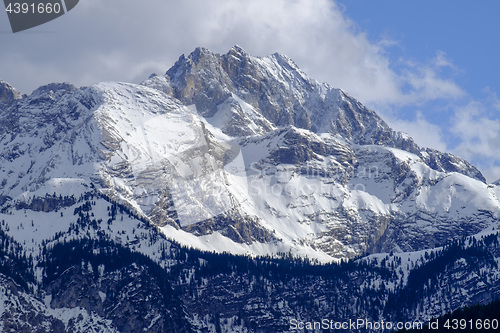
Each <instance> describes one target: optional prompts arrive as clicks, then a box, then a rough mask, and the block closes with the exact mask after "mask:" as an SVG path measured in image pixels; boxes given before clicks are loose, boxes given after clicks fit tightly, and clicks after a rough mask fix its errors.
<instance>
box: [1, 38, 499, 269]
mask: <svg viewBox="0 0 500 333" xmlns="http://www.w3.org/2000/svg"><path fill="white" fill-rule="evenodd" d="M5 86H6V87H7V85H5ZM9 96H10V95H9ZM0 146H1V147H2V150H1V152H0V158H1V163H0V184H1V187H0V205H1V207H2V208H3V209H4V210H5V209H16V208H19V207H26V206H29V205H35V204H36V201H37V200H39V199H36V198H43V197H45V195H46V194H50V195H53V194H56V195H57V196H59V195H62V196H70V195H73V196H74V197H76V198H78V197H79V196H81V195H82V194H84V193H87V192H89V191H93V189H94V188H95V189H97V190H98V191H99V192H100V193H102V194H105V195H106V196H108V197H110V198H111V199H113V200H117V201H118V202H120V203H123V204H125V205H126V206H128V207H130V208H131V209H132V210H133V211H135V212H136V213H137V214H139V215H141V216H143V217H144V218H146V219H147V220H148V221H150V222H151V223H152V224H154V225H157V226H159V227H161V230H162V231H163V232H164V233H165V235H166V236H167V237H170V238H172V239H176V240H178V241H180V242H182V243H183V244H186V245H193V246H196V247H198V248H201V249H208V250H217V251H229V252H233V253H239V254H240V253H249V254H269V253H276V254H277V253H288V252H292V253H293V254H295V255H298V256H308V257H313V258H318V259H320V260H322V261H328V260H332V259H340V258H346V257H347V258H352V257H356V256H359V255H360V254H363V253H374V252H390V251H398V252H399V251H414V250H422V249H427V248H432V247H435V246H438V245H440V244H443V243H445V242H446V241H448V240H450V239H453V238H456V237H462V236H467V235H471V234H475V233H477V232H480V231H481V230H484V229H486V228H489V227H491V226H492V225H495V223H497V222H496V221H497V219H498V218H499V217H500V202H499V197H498V192H499V190H498V186H496V185H487V184H485V183H484V182H483V181H482V180H483V179H484V178H483V177H482V175H481V174H480V173H479V171H477V169H475V168H474V167H473V166H472V165H470V164H469V163H467V162H466V161H464V160H462V159H460V158H458V157H455V156H453V155H450V154H445V153H439V152H437V151H433V150H429V149H421V148H420V147H418V146H417V145H416V144H415V143H414V142H413V140H412V139H411V138H410V137H408V136H407V135H404V134H402V133H398V132H395V131H393V130H392V129H390V128H389V127H388V126H387V125H386V124H385V123H384V122H383V120H382V119H380V117H378V116H377V115H376V113H375V112H373V111H371V110H368V109H367V108H365V107H364V106H363V105H361V104H360V103H359V102H358V101H356V100H355V99H353V98H352V97H350V96H348V95H347V94H345V93H344V92H342V91H341V90H338V89H333V88H331V87H329V86H328V85H325V84H320V83H318V82H316V81H315V80H313V79H310V78H308V77H307V75H306V74H305V73H303V72H302V71H300V70H299V69H298V68H297V66H296V65H295V64H294V63H293V61H291V60H290V59H289V58H287V57H285V56H282V55H279V54H275V55H272V56H269V57H265V58H257V57H252V56H250V55H248V54H246V53H245V52H244V51H243V50H241V48H238V47H235V48H233V49H232V50H230V51H229V52H228V53H227V54H225V55H217V54H213V53H211V52H210V51H208V50H206V49H201V48H200V49H197V50H195V52H193V53H192V54H191V55H190V56H189V57H187V58H186V57H184V56H183V57H181V58H180V59H179V61H178V62H177V63H176V64H175V65H174V66H173V67H172V68H171V69H170V70H169V71H168V72H167V74H166V75H163V76H152V77H151V78H150V79H148V80H147V81H145V82H143V84H141V85H134V84H128V83H115V82H105V83H99V84H96V85H93V86H90V87H83V88H76V87H74V86H72V85H70V84H50V85H47V86H44V87H41V88H39V89H37V90H36V91H35V92H33V94H32V95H31V96H25V97H23V98H22V99H12V98H11V99H9V103H8V105H7V106H4V107H3V108H2V112H1V113H0ZM34 198H35V199H36V200H35V199H34ZM33 202H35V204H34V203H33ZM52 208H53V207H52ZM44 210H45V211H46V213H48V214H52V212H53V211H54V210H53V209H51V208H50V207H45V209H44ZM27 214H30V213H27ZM14 215H15V216H16V214H14ZM56 215H57V214H56ZM25 218H28V216H27V215H26V216H25ZM51 218H54V219H56V216H53V217H51ZM19 223H20V222H19ZM24 223H26V222H24ZM54 228H55V229H54V230H56V229H57V227H56V226H54ZM64 228H66V226H64V227H63V229H64ZM63 229H61V230H58V231H61V232H64V230H63ZM15 237H21V238H22V237H24V236H22V235H21V234H19V235H15ZM21 238H20V239H21ZM22 240H23V241H28V240H29V239H28V240H27V239H24V238H22ZM33 248H36V244H33Z"/></svg>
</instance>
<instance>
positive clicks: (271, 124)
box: [142, 46, 486, 182]
mask: <svg viewBox="0 0 500 333" xmlns="http://www.w3.org/2000/svg"><path fill="white" fill-rule="evenodd" d="M142 84H143V85H146V86H149V87H153V88H156V89H159V90H161V91H163V92H166V93H167V94H169V95H170V96H172V97H174V98H177V99H179V100H180V101H181V102H182V103H184V104H186V105H191V104H194V105H195V106H196V109H197V111H198V113H200V114H201V115H202V116H204V117H205V118H208V119H209V122H214V123H216V125H217V127H220V128H221V129H222V131H223V132H224V133H226V134H228V135H230V136H246V135H254V134H263V133H268V132H269V131H271V130H273V129H275V128H277V127H282V126H289V125H292V126H295V127H298V128H303V129H307V130H311V131H312V132H315V133H331V134H334V135H339V136H341V137H342V138H343V139H346V140H348V141H350V142H352V143H355V144H377V145H384V146H389V147H394V148H398V149H402V150H405V151H408V152H410V153H413V154H416V155H418V156H419V157H421V158H422V159H424V160H426V161H428V162H429V165H432V167H433V168H435V170H437V171H454V172H461V173H464V174H466V175H468V176H470V177H473V178H476V179H479V180H481V181H483V182H486V180H485V178H484V176H483V175H482V174H481V172H480V171H479V170H478V169H477V168H475V167H474V166H473V165H471V164H470V163H468V162H467V161H465V160H463V159H460V158H458V157H456V156H452V155H451V154H448V155H446V157H444V156H441V155H440V154H436V153H435V151H434V150H432V149H426V150H423V149H421V148H420V147H418V145H417V144H416V143H415V142H414V140H413V139H412V138H411V137H409V136H408V135H405V134H403V133H399V132H397V131H394V130H392V129H391V128H390V127H389V126H388V125H387V124H386V123H385V122H384V121H383V120H382V119H381V118H380V117H379V116H378V115H377V114H376V113H375V112H374V111H372V110H369V109H367V108H366V107H365V106H363V105H362V104H361V103H360V102H359V101H357V100H355V99H354V98H353V97H351V96H349V95H348V94H346V93H345V92H344V91H342V90H341V89H334V88H332V87H331V86H329V85H328V84H326V83H323V84H321V83H319V82H318V81H316V80H314V79H311V78H309V77H308V76H307V75H306V74H305V73H304V72H303V71H301V70H300V69H299V68H298V67H297V65H296V64H295V63H294V62H293V61H292V60H291V59H290V58H288V57H287V56H285V55H281V54H278V53H275V54H273V55H270V56H268V57H262V58H261V57H253V56H251V55H249V54H248V53H246V52H245V51H244V50H243V49H242V48H241V47H239V46H234V47H233V48H231V49H230V50H229V52H228V53H226V54H224V55H219V54H217V53H213V52H211V51H209V50H208V49H206V48H202V47H199V48H196V49H195V50H194V51H193V52H192V53H191V54H190V55H189V56H188V57H186V56H184V55H182V56H181V57H180V58H179V60H178V61H177V62H176V63H175V64H174V66H172V68H170V69H169V70H168V71H167V72H166V74H165V75H164V76H156V77H152V78H150V79H148V80H146V81H144V82H143V83H142ZM442 158H444V160H441V159H442ZM450 160H454V161H455V162H454V163H449V161H450ZM457 166H459V167H457Z"/></svg>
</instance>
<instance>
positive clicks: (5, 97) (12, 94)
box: [0, 79, 22, 107]
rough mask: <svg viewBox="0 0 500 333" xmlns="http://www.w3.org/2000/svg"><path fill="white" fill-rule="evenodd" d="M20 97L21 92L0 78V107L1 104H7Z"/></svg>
mask: <svg viewBox="0 0 500 333" xmlns="http://www.w3.org/2000/svg"><path fill="white" fill-rule="evenodd" d="M21 97H22V95H21V93H20V92H19V91H17V90H16V88H14V87H12V86H11V85H10V84H9V83H7V82H5V81H4V80H2V79H0V107H1V105H2V104H4V105H7V104H10V103H12V102H13V101H14V100H16V99H20V98H21Z"/></svg>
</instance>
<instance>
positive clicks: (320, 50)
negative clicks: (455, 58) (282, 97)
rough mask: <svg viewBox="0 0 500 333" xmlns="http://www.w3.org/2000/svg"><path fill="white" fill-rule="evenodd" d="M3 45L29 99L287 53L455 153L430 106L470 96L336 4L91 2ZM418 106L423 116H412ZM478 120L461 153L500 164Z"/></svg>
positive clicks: (467, 125) (305, 0)
mask: <svg viewBox="0 0 500 333" xmlns="http://www.w3.org/2000/svg"><path fill="white" fill-rule="evenodd" d="M0 38H1V40H2V46H4V45H7V46H8V47H2V48H1V50H0V63H2V64H3V66H2V69H1V72H0V78H2V79H4V80H6V81H8V82H10V83H11V84H13V85H14V86H15V87H16V88H18V89H20V90H21V91H23V92H28V93H29V92H30V91H31V90H33V89H35V88H36V87H38V86H39V85H42V84H46V83H50V82H54V81H69V82H72V83H74V84H76V85H88V84H92V83H95V82H99V81H105V80H116V81H129V82H140V81H142V80H143V79H145V78H147V77H148V76H149V74H151V73H152V72H156V73H164V72H165V71H166V70H167V69H168V68H169V67H170V66H171V65H172V64H173V63H174V62H175V61H176V60H177V58H178V57H179V56H180V55H181V54H183V53H189V52H191V51H192V50H194V48H195V47H197V46H205V47H207V48H209V49H211V50H213V51H214V52H219V53H225V52H227V51H228V50H229V49H230V48H231V47H232V46H233V45H235V44H239V45H240V46H242V47H243V48H244V49H246V50H247V51H248V52H249V53H250V54H253V55H259V56H264V55H268V54H271V53H274V52H281V53H284V54H286V55H288V56H290V57H291V58H292V59H294V61H295V62H296V63H297V64H298V65H299V67H301V68H302V69H303V70H304V71H305V72H306V73H308V74H309V75H310V76H311V77H313V78H316V79H318V80H319V81H326V82H329V83H330V84H331V85H333V86H334V87H338V88H342V89H344V90H346V91H347V92H349V94H351V95H352V96H354V97H355V98H357V99H359V100H360V101H361V102H363V103H365V104H367V105H368V106H369V107H371V108H373V109H375V110H376V111H378V112H383V113H385V115H386V119H387V120H388V123H389V124H390V125H392V126H393V127H394V128H395V129H398V130H403V131H405V132H407V133H408V134H410V135H411V136H413V137H414V138H415V140H416V141H417V143H419V144H420V145H422V146H429V147H433V148H438V149H441V150H446V148H447V147H450V146H451V145H450V142H449V138H448V137H447V134H448V132H447V129H446V124H432V123H430V121H429V120H428V119H429V116H428V115H429V112H432V111H435V110H433V109H432V107H430V104H432V103H433V102H435V101H446V102H450V103H452V104H453V103H454V102H457V100H459V99H461V98H462V99H463V98H464V96H466V95H467V94H466V92H464V91H463V89H462V88H461V87H460V86H459V85H458V84H457V83H456V82H455V81H454V77H453V75H454V73H456V72H457V71H458V69H457V68H456V67H455V66H454V65H453V62H452V61H451V60H449V59H448V57H447V55H446V54H445V53H444V52H442V51H439V50H437V51H436V55H435V57H434V58H433V59H430V60H428V61H427V62H425V63H422V62H415V61H413V62H412V61H409V60H408V59H400V60H398V61H397V63H394V62H393V61H394V60H391V59H390V54H391V48H392V47H394V45H397V43H396V42H394V41H393V40H388V39H384V38H382V39H381V40H379V41H371V40H369V39H368V37H367V35H366V34H365V33H364V32H363V31H361V30H360V29H359V27H358V26H357V25H356V24H355V22H352V21H351V20H349V19H348V18H347V17H346V16H345V15H344V12H343V11H342V9H340V8H339V7H338V6H337V5H336V4H335V2H333V1H331V0H314V1H311V0H252V1H248V0H232V1H226V0H212V1H202V0H184V1H172V0H170V1H165V0H149V1H147V2H144V1H142V2H141V1H132V0H85V1H81V2H80V3H79V4H78V6H77V7H75V9H73V10H72V11H71V12H69V13H68V14H66V15H64V16H63V17H61V18H59V19H57V20H54V21H52V22H50V23H48V24H46V25H42V26H40V27H38V28H35V29H33V30H29V31H27V32H23V33H19V34H5V33H4V34H1V36H0ZM450 73H451V74H450ZM492 95H493V94H492ZM492 98H493V97H492ZM495 98H496V96H495ZM495 98H493V99H495ZM495 100H496V105H497V106H500V103H499V102H498V98H496V99H495ZM455 104H456V103H455ZM494 104H495V103H493V102H492V105H494ZM409 105H413V106H418V107H419V109H420V110H422V111H421V113H418V114H416V115H410V116H404V115H402V114H401V108H402V107H404V106H409ZM470 108H471V106H469V107H468V109H470ZM464 110H465V109H464ZM463 113H464V112H463ZM467 117H468V118H467ZM470 117H472V116H471V115H470V114H467V113H466V112H465V113H464V114H462V115H461V116H460V115H459V113H457V117H456V119H455V122H454V126H455V132H453V133H455V134H456V135H458V134H457V133H458V132H460V131H463V133H465V134H464V136H463V139H462V142H461V144H460V145H459V146H458V148H457V149H456V150H455V151H456V152H458V153H460V154H461V155H462V156H463V157H466V158H471V157H472V158H473V157H478V158H479V157H482V158H483V159H484V158H486V157H488V158H492V160H493V161H496V157H493V153H494V154H496V156H500V155H499V154H498V148H497V146H496V145H495V144H494V140H498V134H497V133H499V132H500V130H499V128H498V120H495V118H494V117H489V118H488V117H476V118H477V119H476V118H473V119H472V118H470ZM443 133H446V134H443ZM492 140H493V141H492ZM496 142H500V141H496ZM499 146H500V145H499ZM492 163H493V164H492V165H491V166H490V169H491V168H493V167H494V166H495V164H494V162H492ZM491 170H493V169H491ZM499 176H500V175H499Z"/></svg>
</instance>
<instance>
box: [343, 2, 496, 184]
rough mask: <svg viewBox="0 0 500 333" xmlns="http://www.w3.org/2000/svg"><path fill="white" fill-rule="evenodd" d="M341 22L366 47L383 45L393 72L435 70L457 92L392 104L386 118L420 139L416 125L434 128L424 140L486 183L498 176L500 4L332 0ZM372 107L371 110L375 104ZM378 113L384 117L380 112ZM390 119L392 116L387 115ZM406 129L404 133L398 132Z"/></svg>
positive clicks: (387, 110)
mask: <svg viewBox="0 0 500 333" xmlns="http://www.w3.org/2000/svg"><path fill="white" fill-rule="evenodd" d="M337 3H338V4H339V7H340V8H341V10H342V11H343V13H344V15H345V16H346V17H349V18H350V19H351V20H353V21H354V22H355V25H356V29H358V30H359V31H360V32H362V33H365V34H366V35H367V38H368V39H369V40H370V41H371V42H372V43H382V44H385V47H384V51H385V53H386V56H387V58H388V59H389V61H390V63H391V68H393V69H394V71H396V72H398V71H403V72H404V71H405V70H406V69H407V64H408V63H412V62H414V63H415V64H417V66H428V65H429V64H432V63H433V62H441V63H442V65H441V66H434V70H435V71H436V74H437V75H438V76H439V77H440V78H442V79H446V80H447V81H448V82H449V83H453V84H455V85H456V86H457V87H458V88H459V89H461V90H462V94H457V95H456V96H453V95H449V96H447V97H446V96H441V98H437V99H434V100H432V101H430V102H427V103H423V104H421V105H419V103H415V104H411V103H410V104H407V105H399V106H398V105H392V107H389V108H388V109H386V110H385V111H386V112H389V113H390V112H392V114H388V115H387V114H386V116H388V117H389V118H391V119H392V118H394V119H392V120H393V121H392V122H393V126H395V127H400V126H398V124H399V125H401V127H402V128H403V129H406V130H407V132H412V133H411V134H412V135H413V136H414V137H416V138H417V139H419V135H418V128H411V127H412V125H414V124H415V123H418V122H419V119H420V122H421V123H422V125H423V124H424V123H425V122H429V124H430V125H435V126H437V128H436V130H438V131H440V132H438V133H439V135H438V136H437V137H432V140H433V142H426V141H424V140H423V139H420V141H421V142H425V143H426V144H427V145H433V146H435V147H437V148H440V149H442V150H448V151H452V152H454V153H456V154H458V155H461V156H463V157H465V158H467V159H469V160H471V161H472V162H474V163H475V164H477V165H479V166H480V167H481V169H482V170H483V172H484V173H485V174H486V176H487V178H488V180H490V181H494V180H496V179H498V178H500V168H499V158H498V156H499V154H498V153H499V150H498V148H497V146H498V145H499V144H500V136H499V130H500V126H499V122H500V109H499V106H500V104H499V100H498V95H497V93H498V92H499V91H500V79H499V76H498V69H499V66H498V59H500V47H499V44H498V37H497V35H498V32H499V31H500V20H498V13H499V12H500V2H499V1H495V0H485V1H476V2H472V1H464V0H458V1H453V2H452V3H451V2H449V1H444V0H438V1H429V0H424V1H422V0H420V1H413V0H409V1H389V0H377V1H369V0H338V1H337ZM374 107H375V108H376V105H374ZM382 113H384V112H382ZM391 115H392V117H391ZM405 127H406V128H405Z"/></svg>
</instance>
